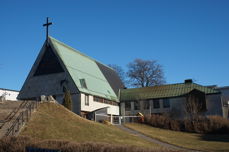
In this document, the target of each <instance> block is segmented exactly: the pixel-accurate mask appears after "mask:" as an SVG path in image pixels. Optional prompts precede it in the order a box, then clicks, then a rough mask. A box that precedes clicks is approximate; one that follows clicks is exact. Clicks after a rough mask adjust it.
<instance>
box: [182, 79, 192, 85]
mask: <svg viewBox="0 0 229 152" xmlns="http://www.w3.org/2000/svg"><path fill="white" fill-rule="evenodd" d="M184 83H185V84H190V83H192V79H186V80H184Z"/></svg>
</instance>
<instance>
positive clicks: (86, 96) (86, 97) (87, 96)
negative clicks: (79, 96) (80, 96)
mask: <svg viewBox="0 0 229 152" xmlns="http://www.w3.org/2000/svg"><path fill="white" fill-rule="evenodd" d="M85 105H86V106H89V95H86V94H85Z"/></svg>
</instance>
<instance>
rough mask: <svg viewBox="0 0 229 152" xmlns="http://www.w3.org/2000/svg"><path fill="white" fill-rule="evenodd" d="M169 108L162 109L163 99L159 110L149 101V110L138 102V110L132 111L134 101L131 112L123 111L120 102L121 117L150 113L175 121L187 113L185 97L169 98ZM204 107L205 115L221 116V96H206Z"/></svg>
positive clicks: (132, 104)
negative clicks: (171, 118) (164, 115)
mask: <svg viewBox="0 0 229 152" xmlns="http://www.w3.org/2000/svg"><path fill="white" fill-rule="evenodd" d="M169 101H170V108H163V99H160V100H159V102H160V108H156V109H155V108H154V107H153V101H152V100H151V104H150V105H151V110H146V109H143V104H142V103H143V102H144V101H140V110H134V101H128V102H131V111H125V102H121V108H120V109H121V114H122V115H136V114H137V113H138V112H141V113H143V114H144V115H146V114H150V112H151V113H165V114H168V115H170V116H172V117H173V118H176V119H183V118H185V117H186V116H187V112H186V110H185V102H186V98H185V97H176V98H169ZM206 105H207V110H208V111H207V112H206V113H205V114H206V115H220V116H222V104H221V96H220V94H215V95H207V96H206Z"/></svg>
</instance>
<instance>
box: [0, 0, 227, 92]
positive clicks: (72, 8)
mask: <svg viewBox="0 0 229 152" xmlns="http://www.w3.org/2000/svg"><path fill="white" fill-rule="evenodd" d="M47 16H49V17H50V18H51V20H52V22H53V25H52V26H51V28H50V35H51V36H52V37H54V38H56V39H58V40H60V41H62V42H64V43H66V44H68V45H70V46H72V47H73V48H76V49H78V50H80V51H81V52H83V53H85V54H87V55H89V56H91V57H93V58H95V59H97V60H99V61H100V62H102V63H104V64H117V65H120V66H122V67H123V68H124V69H126V65H127V64H128V63H129V62H131V61H133V60H134V59H135V58H141V59H154V60H157V61H158V63H160V64H161V65H162V66H163V69H164V72H165V77H166V81H167V83H180V82H183V81H184V79H187V78H192V79H194V80H195V82H196V83H199V84H203V85H215V84H216V85H218V86H227V85H229V70H228V65H229V17H228V16H229V1H227V0H173V1H172V0H155V1H154V0H96V1H95V0H58V1H54V0H53V1H52V0H39V1H31V0H28V1H25V0H20V1H18V0H14V1H12V0H1V2H0V18H1V24H0V42H1V43H0V44H1V45H0V51H1V59H0V88H8V89H16V90H20V88H21V87H22V85H23V83H24V81H25V79H26V77H27V75H28V73H29V71H30V69H31V67H32V65H33V63H34V61H35V59H36V57H37V55H38V53H39V51H40V48H41V47H42V44H43V43H44V40H45V29H44V28H43V27H42V24H43V23H44V22H45V20H46V17H47Z"/></svg>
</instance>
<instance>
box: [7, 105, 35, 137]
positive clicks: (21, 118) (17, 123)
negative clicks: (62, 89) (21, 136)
mask: <svg viewBox="0 0 229 152" xmlns="http://www.w3.org/2000/svg"><path fill="white" fill-rule="evenodd" d="M38 104H39V102H26V104H25V106H23V109H24V108H25V110H23V111H22V112H21V113H20V114H19V115H18V117H17V118H16V119H15V120H14V121H13V123H12V125H11V126H10V127H9V128H8V130H7V132H6V133H5V137H7V136H15V135H17V134H18V133H19V131H20V128H21V127H22V126H23V125H24V123H26V122H28V121H29V118H30V117H31V115H32V112H33V111H34V110H35V109H37V107H38Z"/></svg>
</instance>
